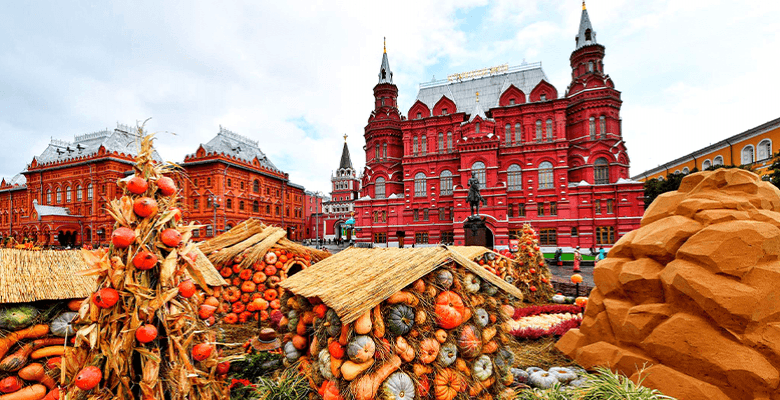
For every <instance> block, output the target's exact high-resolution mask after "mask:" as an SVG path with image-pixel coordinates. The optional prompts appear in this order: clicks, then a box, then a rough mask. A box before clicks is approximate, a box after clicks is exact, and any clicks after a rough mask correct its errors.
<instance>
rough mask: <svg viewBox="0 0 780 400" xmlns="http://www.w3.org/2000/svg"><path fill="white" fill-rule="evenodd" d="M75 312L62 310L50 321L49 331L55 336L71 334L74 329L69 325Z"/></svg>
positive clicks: (75, 314)
mask: <svg viewBox="0 0 780 400" xmlns="http://www.w3.org/2000/svg"><path fill="white" fill-rule="evenodd" d="M77 315H79V314H78V313H76V312H70V311H69V312H64V313H62V314H60V315H58V316H57V317H56V318H54V319H53V320H52V321H51V333H52V335H55V336H73V335H75V334H76V330H75V329H73V326H71V322H72V321H73V319H74V318H76V316H77Z"/></svg>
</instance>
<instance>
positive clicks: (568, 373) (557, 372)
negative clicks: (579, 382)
mask: <svg viewBox="0 0 780 400" xmlns="http://www.w3.org/2000/svg"><path fill="white" fill-rule="evenodd" d="M547 372H549V373H550V375H552V376H554V377H555V379H557V380H558V382H560V383H563V384H566V383H569V382H571V381H573V380H575V379H577V374H576V373H574V371H572V370H570V369H568V368H563V367H552V368H550V369H549V370H547Z"/></svg>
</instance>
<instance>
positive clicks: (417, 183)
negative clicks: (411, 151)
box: [414, 172, 426, 197]
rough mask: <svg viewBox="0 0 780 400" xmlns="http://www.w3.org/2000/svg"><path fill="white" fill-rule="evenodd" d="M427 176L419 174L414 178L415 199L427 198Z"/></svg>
mask: <svg viewBox="0 0 780 400" xmlns="http://www.w3.org/2000/svg"><path fill="white" fill-rule="evenodd" d="M425 180H426V179H425V174H424V173H422V172H418V173H417V175H415V176H414V197H425Z"/></svg>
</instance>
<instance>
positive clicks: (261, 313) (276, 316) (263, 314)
mask: <svg viewBox="0 0 780 400" xmlns="http://www.w3.org/2000/svg"><path fill="white" fill-rule="evenodd" d="M199 248H200V250H201V251H202V252H203V253H204V254H206V255H207V256H208V258H209V260H210V261H211V262H212V263H213V264H214V265H216V267H217V268H218V269H219V274H220V275H221V277H222V278H224V279H225V280H226V281H227V282H228V286H227V287H225V288H223V289H222V290H217V291H216V292H217V293H216V294H215V296H216V297H215V299H214V301H218V306H217V307H218V312H219V315H220V316H221V321H222V322H223V323H227V324H244V323H248V322H252V321H257V320H261V321H269V320H270V321H271V325H272V326H274V325H277V324H278V322H279V320H281V316H282V315H281V312H279V311H277V310H279V308H280V302H279V296H280V295H281V294H282V289H281V288H280V287H279V282H281V281H282V280H283V279H285V278H286V277H288V276H290V275H293V274H295V273H297V272H299V271H302V270H304V269H306V268H308V267H309V266H310V265H312V264H313V263H315V262H317V261H320V260H322V259H324V258H325V257H328V256H329V255H330V253H328V252H325V251H319V250H314V249H311V248H308V247H306V246H302V245H300V244H297V243H295V242H293V241H290V240H288V239H287V232H286V231H285V230H284V229H282V228H279V227H273V226H267V225H265V224H263V223H262V222H261V221H259V220H257V219H248V220H246V221H244V222H242V223H240V224H238V225H236V226H235V227H234V228H233V229H231V230H229V231H227V232H225V233H223V234H222V235H219V236H217V237H215V238H213V239H211V240H208V241H205V242H203V243H201V244H200V245H199ZM274 311H277V312H274Z"/></svg>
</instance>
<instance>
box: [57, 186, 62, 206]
mask: <svg viewBox="0 0 780 400" xmlns="http://www.w3.org/2000/svg"><path fill="white" fill-rule="evenodd" d="M59 203H62V188H57V204H59Z"/></svg>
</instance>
